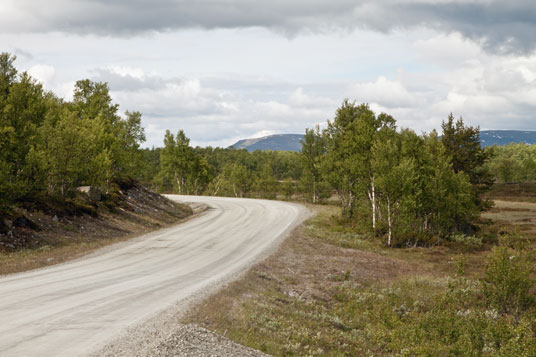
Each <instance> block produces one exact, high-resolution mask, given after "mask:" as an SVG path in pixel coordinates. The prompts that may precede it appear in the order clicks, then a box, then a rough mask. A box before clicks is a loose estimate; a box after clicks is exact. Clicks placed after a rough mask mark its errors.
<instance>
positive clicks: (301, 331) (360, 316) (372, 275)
mask: <svg viewBox="0 0 536 357" xmlns="http://www.w3.org/2000/svg"><path fill="white" fill-rule="evenodd" d="M313 209H315V210H316V213H317V214H316V215H315V216H314V217H313V218H311V219H309V220H308V221H307V222H306V223H305V224H304V226H302V227H300V228H298V229H297V230H296V231H295V232H294V233H293V234H292V236H291V237H290V238H289V239H287V240H286V241H285V242H284V243H283V244H282V246H281V247H280V249H279V250H278V252H277V253H276V254H274V255H273V256H272V257H270V258H268V259H267V260H265V261H264V262H262V263H260V264H258V265H256V266H254V267H253V268H252V269H251V270H250V271H249V272H247V273H246V274H245V276H244V277H243V278H242V279H241V280H239V281H237V282H234V283H231V284H229V285H228V286H227V287H226V288H224V289H223V290H221V291H220V292H218V293H217V294H215V295H214V296H212V297H210V298H209V299H207V300H206V301H204V302H203V303H201V304H200V305H199V306H197V307H196V308H194V309H193V310H192V311H191V312H190V314H189V315H188V316H186V317H185V322H188V323H196V324H199V325H202V326H204V327H206V328H208V329H211V330H214V331H216V332H218V333H220V334H222V335H225V336H227V337H229V338H231V339H233V340H235V341H237V342H239V343H241V344H244V345H247V346H250V347H253V348H256V349H258V350H261V351H264V352H266V353H268V354H272V355H276V356H287V355H296V356H314V355H322V356H355V355H402V356H416V355H419V356H420V355H429V356H432V355H490V356H492V355H493V356H494V355H497V356H536V309H535V307H534V303H531V304H526V305H523V306H524V308H523V309H518V310H516V311H518V312H516V313H513V312H512V311H514V310H512V309H510V310H508V309H505V310H504V311H502V310H501V309H500V308H499V307H500V306H501V305H500V304H499V305H497V304H494V301H495V300H497V301H503V304H507V303H508V301H513V300H515V299H516V298H515V296H518V295H519V296H521V295H520V294H521V293H520V292H519V291H517V290H515V289H514V290H513V292H511V296H510V295H509V296H510V297H508V298H505V299H502V297H501V296H502V295H501V292H502V291H508V289H509V288H510V289H511V288H512V286H514V287H515V286H516V284H518V283H517V281H515V279H517V278H516V276H519V275H522V276H525V275H526V276H527V277H530V279H533V278H534V271H533V268H534V266H535V263H536V261H535V260H534V258H536V254H535V253H536V250H535V246H536V244H535V242H534V239H533V238H534V236H533V234H532V232H534V229H535V225H536V224H534V223H531V224H530V225H529V226H530V229H527V227H525V226H524V225H520V224H519V222H517V221H516V220H515V219H514V220H512V215H511V212H512V210H514V211H516V212H517V210H522V211H520V212H525V214H530V215H531V222H532V219H533V218H536V208H534V209H533V207H532V206H531V207H528V208H527V206H526V205H519V204H518V203H515V202H506V203H504V204H503V203H501V204H498V205H497V206H496V208H495V209H494V210H496V212H495V213H496V214H497V215H496V219H497V221H496V222H490V221H489V220H487V219H486V217H484V218H483V222H482V232H481V234H482V235H488V236H489V237H493V236H496V238H495V241H497V242H499V243H500V245H501V246H503V247H504V248H500V249H503V251H502V252H503V253H504V254H506V259H503V260H502V261H501V262H502V263H501V264H503V265H499V266H498V268H497V269H496V271H495V278H494V279H495V280H493V279H492V280H489V279H491V278H489V277H488V278H486V277H487V276H488V275H489V274H488V273H486V272H487V271H489V268H486V267H487V266H489V264H490V263H489V262H490V260H489V256H491V257H494V256H497V254H498V252H500V249H491V243H489V241H491V240H492V239H491V238H489V237H488V238H487V239H486V241H487V242H488V243H483V244H482V245H479V246H474V245H470V244H466V243H453V244H450V245H447V246H438V247H432V248H418V247H414V248H406V249H389V248H386V247H384V246H383V245H382V244H381V243H379V242H377V241H376V240H374V239H370V238H369V237H368V236H367V234H366V233H359V232H357V233H356V230H355V229H354V227H349V226H348V225H347V224H346V223H345V222H344V221H342V220H340V219H339V211H338V209H337V208H336V207H333V206H319V207H313ZM526 209H528V210H529V211H526ZM520 228H521V229H520ZM508 247H509V248H508ZM519 252H521V253H519ZM504 254H503V256H504ZM516 254H520V255H519V257H523V259H521V258H519V260H516V259H517V258H515V257H517V256H518V255H516ZM517 261H519V262H520V263H519V264H520V265H519V266H518V268H519V269H521V270H519V271H524V272H525V273H527V272H528V273H527V274H528V275H527V274H525V275H523V274H520V273H519V272H518V270H515V269H512V268H511V267H510V265H511V263H512V262H513V264H516V263H515V262H517ZM521 262H523V264H521ZM509 269H510V270H509ZM508 272H510V273H508ZM486 274H488V275H486ZM486 279H488V280H486ZM527 279H529V278H527ZM530 279H529V280H527V281H526V284H528V285H527V286H528V287H529V288H528V290H526V291H524V292H523V293H524V294H526V295H527V296H528V297H527V296H526V297H527V300H526V301H533V300H531V299H530V298H531V297H534V296H535V294H536V291H534V280H530ZM490 281H491V283H490ZM492 284H497V285H498V286H497V287H496V289H495V290H493V286H492ZM508 284H510V285H508ZM531 284H532V285H531ZM503 285H504V286H503ZM518 285H519V284H518ZM521 285H522V284H521ZM485 286H486V288H485ZM490 287H491V288H490ZM490 289H491V290H490ZM490 291H492V292H493V291H496V292H499V293H497V294H498V295H497V294H496V295H493V294H492V293H490ZM516 294H517V295H516ZM497 296H498V297H497ZM494 299H495V300H494ZM501 299H502V300H501ZM523 301H525V300H523ZM518 305H519V304H518ZM518 305H515V306H518ZM519 306H521V305H519Z"/></svg>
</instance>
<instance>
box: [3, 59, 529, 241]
mask: <svg viewBox="0 0 536 357" xmlns="http://www.w3.org/2000/svg"><path fill="white" fill-rule="evenodd" d="M15 59H16V57H15V56H13V55H10V54H8V53H2V54H1V55H0V209H2V210H9V208H10V207H13V206H16V205H23V204H26V203H28V202H36V201H46V200H49V199H54V200H56V201H60V202H61V201H69V200H73V199H74V198H75V197H76V195H77V194H78V193H77V192H78V191H77V189H78V187H80V186H95V187H98V188H99V189H100V190H102V191H103V192H110V191H113V190H114V188H116V187H117V185H118V184H119V183H120V182H121V181H122V180H125V179H130V178H132V179H134V180H137V181H139V182H141V183H142V184H144V185H146V186H148V187H150V188H152V189H153V190H155V191H158V192H166V193H172V192H173V193H180V194H193V195H219V196H233V197H256V198H266V199H275V198H278V199H287V200H301V201H307V202H311V203H313V204H318V203H330V204H339V205H340V207H341V213H342V214H341V217H342V218H344V219H346V220H348V221H349V222H356V224H357V223H359V226H360V227H361V228H360V229H366V230H368V231H369V232H371V233H372V234H373V235H374V236H376V237H378V238H379V239H382V240H383V241H384V242H385V244H386V245H388V246H410V245H413V246H417V245H424V246H427V245H434V244H438V243H440V242H441V241H445V240H447V241H448V240H452V239H460V238H459V237H464V236H468V237H470V236H471V235H472V234H473V233H474V232H475V230H476V229H477V228H476V226H475V224H474V223H475V220H476V219H478V217H479V214H480V212H481V211H483V210H485V209H487V208H489V207H490V202H488V201H486V200H485V199H483V198H482V194H483V193H485V192H486V191H487V190H489V188H490V187H491V185H492V184H493V182H495V181H501V182H512V181H520V180H534V179H535V178H536V161H535V155H536V150H535V149H534V147H532V146H529V145H525V144H511V145H509V146H505V147H491V148H486V149H483V148H481V146H480V142H479V128H474V127H471V126H466V125H465V124H464V122H463V120H462V119H461V118H459V119H455V118H454V117H453V115H452V114H450V115H449V116H448V117H447V118H446V120H445V121H444V122H443V124H442V132H441V133H437V132H435V131H432V132H431V133H425V134H421V135H419V134H416V133H415V132H414V131H413V130H411V129H405V128H402V129H401V128H398V127H397V125H396V120H395V119H394V118H393V117H392V116H390V115H388V114H385V113H380V114H376V113H374V112H373V111H372V110H371V109H370V107H369V106H368V105H367V104H356V103H355V102H351V101H349V100H344V101H343V102H342V104H341V106H340V107H339V108H338V109H337V111H336V113H335V115H334V118H333V119H332V120H330V121H328V122H327V123H326V125H325V126H324V129H322V130H321V129H320V127H318V126H317V127H315V128H310V129H307V130H306V133H305V138H304V140H303V143H302V151H301V152H299V153H298V152H278V151H264V152H262V151H255V152H251V153H250V152H248V151H246V150H236V149H233V148H227V149H225V148H212V147H204V148H203V147H192V146H191V145H190V140H189V138H188V137H187V136H186V133H184V131H182V130H179V131H178V132H177V133H172V132H170V131H167V132H166V133H165V135H164V138H163V146H162V147H160V148H154V147H153V148H150V149H149V148H141V146H140V145H141V144H142V143H143V142H144V141H145V135H144V129H143V127H142V126H141V117H142V114H141V113H140V112H138V111H125V112H124V114H122V113H121V112H120V110H119V105H118V104H115V103H113V101H112V98H111V96H110V92H109V88H108V85H107V84H106V83H100V82H93V81H91V80H88V79H84V80H80V81H78V82H76V84H75V88H74V93H73V99H72V101H66V100H64V99H61V98H58V97H57V96H56V95H54V94H53V93H51V92H49V91H46V90H45V89H44V88H43V86H42V85H41V84H40V83H38V82H37V81H36V80H34V79H33V78H31V77H30V76H29V75H28V74H27V73H26V72H24V73H19V72H18V71H17V69H16V68H15V66H14V61H15Z"/></svg>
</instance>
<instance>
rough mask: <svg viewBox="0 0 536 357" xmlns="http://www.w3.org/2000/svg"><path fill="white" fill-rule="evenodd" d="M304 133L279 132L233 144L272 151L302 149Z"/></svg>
mask: <svg viewBox="0 0 536 357" xmlns="http://www.w3.org/2000/svg"><path fill="white" fill-rule="evenodd" d="M300 140H303V135H302V134H277V135H269V136H263V137H262V138H255V139H244V140H240V141H238V142H236V143H235V144H233V145H231V146H232V147H234V148H235V149H247V150H248V151H255V150H262V151H264V150H272V151H301V143H300Z"/></svg>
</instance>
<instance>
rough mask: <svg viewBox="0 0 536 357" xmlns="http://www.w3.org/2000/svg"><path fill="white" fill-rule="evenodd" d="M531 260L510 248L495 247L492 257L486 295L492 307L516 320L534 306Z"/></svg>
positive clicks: (488, 266) (485, 280)
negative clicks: (511, 315) (512, 316)
mask: <svg viewBox="0 0 536 357" xmlns="http://www.w3.org/2000/svg"><path fill="white" fill-rule="evenodd" d="M531 270H532V269H531V265H530V261H529V259H528V257H527V256H526V255H524V254H521V253H520V252H519V251H514V250H512V249H509V248H507V247H498V248H495V250H494V251H493V253H492V254H491V256H490V257H489V258H488V265H487V267H486V271H485V275H484V279H483V293H484V296H485V297H486V300H487V304H488V306H491V307H492V308H494V309H496V310H497V311H499V312H500V313H503V314H513V315H514V316H515V317H516V318H517V317H518V316H519V314H520V313H521V312H522V311H525V310H527V309H528V308H530V307H531V306H534V296H533V295H532V291H533V290H534V287H535V281H534V278H533V277H532V272H531Z"/></svg>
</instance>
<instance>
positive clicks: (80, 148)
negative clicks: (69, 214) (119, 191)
mask: <svg viewBox="0 0 536 357" xmlns="http://www.w3.org/2000/svg"><path fill="white" fill-rule="evenodd" d="M15 59H16V57H15V56H12V55H10V54H8V53H1V54H0V208H1V207H4V208H6V207H9V206H11V205H13V204H15V203H17V202H25V201H28V202H35V201H37V200H46V199H47V198H50V197H54V198H57V199H59V200H65V199H68V198H69V197H70V196H72V195H74V194H75V193H76V188H77V187H79V186H83V185H95V186H99V187H101V188H103V189H109V188H111V187H112V186H113V185H114V184H115V183H116V182H117V181H118V180H119V179H121V178H123V177H128V176H132V175H135V174H136V173H137V172H139V170H140V169H139V167H137V166H136V165H138V164H139V163H140V162H141V158H142V157H141V154H142V153H141V152H140V150H139V144H140V143H141V142H143V141H144V140H145V135H144V130H143V128H142V127H141V114H140V113H139V112H128V111H127V112H126V114H125V117H121V116H120V115H119V112H118V109H119V108H118V105H117V104H114V103H112V100H111V97H110V95H109V90H108V86H107V84H106V83H96V82H92V81H90V80H87V79H86V80H80V81H78V82H76V84H75V89H74V96H73V100H72V101H65V100H63V99H60V98H58V97H56V96H55V95H54V94H53V93H51V92H48V91H45V90H44V89H43V87H42V85H41V84H40V83H38V82H37V81H36V80H34V79H33V78H31V77H30V76H29V75H28V73H26V72H24V73H18V71H17V69H16V68H15V67H14V61H15Z"/></svg>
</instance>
